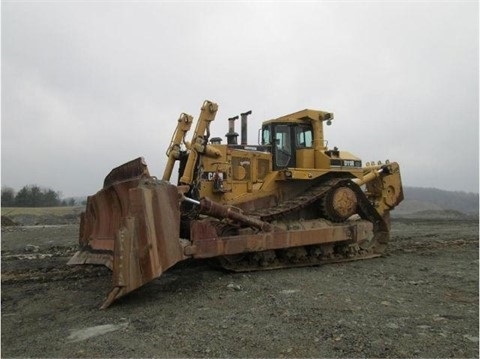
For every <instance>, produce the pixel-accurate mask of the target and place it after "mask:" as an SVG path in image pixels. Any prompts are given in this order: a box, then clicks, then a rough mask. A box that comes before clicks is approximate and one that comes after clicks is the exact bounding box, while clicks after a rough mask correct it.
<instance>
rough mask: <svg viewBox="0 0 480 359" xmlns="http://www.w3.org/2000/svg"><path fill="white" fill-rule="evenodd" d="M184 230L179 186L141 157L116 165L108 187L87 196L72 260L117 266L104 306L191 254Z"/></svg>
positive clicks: (75, 262)
mask: <svg viewBox="0 0 480 359" xmlns="http://www.w3.org/2000/svg"><path fill="white" fill-rule="evenodd" d="M179 231H180V209H179V197H178V192H177V188H176V186H173V185H171V184H170V183H168V182H165V181H159V180H157V179H154V178H151V177H150V176H149V175H148V169H147V167H146V165H145V163H144V162H143V159H141V158H139V159H137V160H134V161H131V162H128V163H126V164H125V165H122V166H120V167H117V168H115V169H114V170H112V172H110V174H109V175H108V176H107V177H106V178H105V184H104V188H103V189H102V190H100V191H99V192H97V194H95V195H93V196H90V197H88V200H87V206H86V211H85V212H84V213H82V217H81V224H80V247H81V249H80V251H78V252H77V253H76V254H75V255H74V256H73V257H72V259H71V260H70V261H69V263H68V264H70V265H73V264H103V265H105V266H107V267H109V268H110V269H112V271H113V276H112V278H113V288H112V290H111V291H110V293H109V294H108V296H107V299H106V300H105V302H104V303H103V305H102V307H101V308H102V309H104V308H107V307H108V306H109V305H110V304H112V302H113V301H115V300H116V299H118V298H120V297H122V296H124V295H125V294H127V293H129V292H131V291H133V290H135V289H137V288H139V287H140V286H142V285H144V284H145V283H148V282H150V281H151V280H153V279H155V278H157V277H159V276H160V275H161V274H162V273H163V272H164V271H165V270H167V269H168V268H170V267H171V266H173V265H174V264H175V263H177V262H179V261H181V260H183V259H186V257H185V255H184V254H183V253H184V250H183V245H182V243H181V240H180V237H179Z"/></svg>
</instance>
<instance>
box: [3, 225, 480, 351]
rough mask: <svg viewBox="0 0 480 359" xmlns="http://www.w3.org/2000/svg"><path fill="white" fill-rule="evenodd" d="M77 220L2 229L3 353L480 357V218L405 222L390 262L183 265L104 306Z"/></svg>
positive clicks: (99, 272)
mask: <svg viewBox="0 0 480 359" xmlns="http://www.w3.org/2000/svg"><path fill="white" fill-rule="evenodd" d="M77 232H78V225H76V224H71V225H61V226H31V227H5V228H2V288H1V289H2V292H1V299H2V307H1V308H2V311H1V316H2V322H1V329H2V330H1V336H2V341H1V344H2V346H1V350H2V357H288V358H293V357H468V358H471V357H478V353H479V351H478V350H479V341H478V338H479V326H478V325H479V319H478V318H479V309H478V308H479V306H478V305H479V299H478V291H479V282H478V280H479V276H478V275H479V273H478V269H479V262H478V259H479V252H478V220H445V219H442V220H439V219H437V220H436V219H423V220H422V219H396V220H394V221H393V230H392V241H391V244H390V247H389V251H388V253H387V255H386V256H384V257H382V258H378V259H371V260H364V261H356V262H350V263H342V264H329V265H325V266H320V267H309V268H295V269H284V270H274V271H264V272H251V273H247V274H234V273H228V272H224V271H221V270H218V269H215V268H212V267H210V266H208V264H207V263H206V262H191V263H183V264H180V265H177V266H176V267H174V268H173V269H171V270H170V271H168V272H167V273H165V274H164V275H163V276H162V277H161V278H159V279H157V280H155V281H153V282H152V283H149V284H148V285H146V286H144V287H143V288H141V289H140V290H138V291H136V292H134V293H131V294H130V295H128V296H126V297H124V298H123V299H121V300H120V301H118V302H116V303H115V304H114V305H113V306H112V307H110V308H109V309H107V310H104V311H101V310H99V309H98V308H99V306H100V305H101V303H102V301H103V299H104V297H105V295H106V293H107V292H108V290H109V285H110V274H109V271H108V270H107V269H105V268H103V267H91V266H80V267H74V268H71V267H67V266H66V262H67V260H68V257H69V256H70V255H72V254H73V253H74V251H75V249H76V243H77Z"/></svg>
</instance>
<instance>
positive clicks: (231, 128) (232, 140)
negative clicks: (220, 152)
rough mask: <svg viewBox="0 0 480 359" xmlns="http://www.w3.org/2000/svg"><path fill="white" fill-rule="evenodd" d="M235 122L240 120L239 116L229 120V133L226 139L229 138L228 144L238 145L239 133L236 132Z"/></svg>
mask: <svg viewBox="0 0 480 359" xmlns="http://www.w3.org/2000/svg"><path fill="white" fill-rule="evenodd" d="M235 120H238V116H235V117H230V118H229V119H228V132H227V133H226V135H225V137H227V144H229V145H236V144H238V143H237V137H238V133H236V132H235Z"/></svg>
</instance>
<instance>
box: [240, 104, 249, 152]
mask: <svg viewBox="0 0 480 359" xmlns="http://www.w3.org/2000/svg"><path fill="white" fill-rule="evenodd" d="M251 114H252V110H250V111H247V112H244V113H241V114H240V116H241V118H242V135H241V144H242V145H247V144H248V141H247V116H248V115H251Z"/></svg>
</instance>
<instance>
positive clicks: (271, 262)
mask: <svg viewBox="0 0 480 359" xmlns="http://www.w3.org/2000/svg"><path fill="white" fill-rule="evenodd" d="M340 187H348V188H350V189H351V190H353V192H354V193H355V195H356V197H357V200H358V205H357V214H358V216H359V217H360V218H359V219H357V220H366V221H369V222H371V223H373V225H374V226H373V236H372V238H371V239H370V240H369V241H368V242H365V243H360V244H358V243H353V244H351V243H336V244H321V245H313V246H303V247H294V248H288V249H281V250H268V251H264V252H254V253H245V254H242V255H235V256H225V257H222V258H219V262H220V265H221V266H222V267H223V268H225V269H228V270H231V271H235V272H246V271H254V270H269V269H277V268H290V267H304V266H313V265H321V264H326V263H338V262H348V261H355V260H360V259H368V258H374V257H379V256H381V255H382V254H383V253H384V251H385V248H386V245H387V243H388V240H389V223H388V220H389V218H388V217H386V218H382V217H381V216H380V215H379V214H378V212H377V211H376V210H375V208H374V207H373V205H372V204H371V203H370V201H369V200H368V198H367V197H366V195H365V194H364V193H363V191H362V190H361V188H360V187H359V186H357V185H356V184H355V183H354V182H352V181H351V180H350V179H345V178H334V179H330V180H328V181H325V182H322V183H319V184H316V185H314V186H312V187H310V188H309V189H308V190H307V191H305V192H304V193H303V194H302V195H301V196H297V197H295V198H292V199H290V200H287V201H284V202H282V203H280V204H279V205H278V206H275V207H272V208H266V209H261V210H256V211H254V212H250V213H248V214H249V215H251V216H254V217H257V218H260V219H261V220H263V221H267V222H273V221H275V222H276V223H277V224H278V223H283V222H285V221H288V218H289V217H291V216H292V215H293V214H295V213H298V212H300V211H301V210H303V209H305V208H307V207H308V206H310V205H314V204H317V205H318V206H319V207H320V206H321V201H322V199H323V198H324V197H325V196H326V195H327V194H328V193H329V192H330V191H333V190H335V189H337V188H340ZM322 210H324V209H322V208H319V212H320V213H321V216H322V217H327V216H326V214H325V213H322ZM322 217H320V218H318V220H319V221H322V222H324V224H325V225H327V226H335V225H336V224H335V223H333V222H331V221H328V220H327V219H325V218H322ZM349 221H350V220H349ZM344 223H345V222H342V223H340V224H344Z"/></svg>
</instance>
